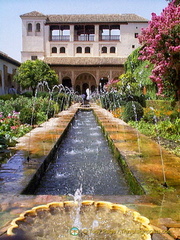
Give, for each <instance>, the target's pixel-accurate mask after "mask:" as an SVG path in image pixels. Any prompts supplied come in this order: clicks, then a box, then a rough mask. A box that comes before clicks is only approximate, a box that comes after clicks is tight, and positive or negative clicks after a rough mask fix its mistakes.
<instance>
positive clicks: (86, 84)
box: [74, 73, 97, 94]
mask: <svg viewBox="0 0 180 240" xmlns="http://www.w3.org/2000/svg"><path fill="white" fill-rule="evenodd" d="M79 86H80V90H78V92H79V93H80V94H83V93H86V92H85V91H86V89H87V88H89V89H90V90H91V87H92V86H95V87H93V89H96V88H97V83H96V80H95V77H94V76H93V75H92V74H90V73H81V74H79V75H78V76H77V78H76V79H75V83H74V88H75V89H79Z"/></svg>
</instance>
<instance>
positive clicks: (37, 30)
mask: <svg viewBox="0 0 180 240" xmlns="http://www.w3.org/2000/svg"><path fill="white" fill-rule="evenodd" d="M40 31H41V24H40V23H36V32H40Z"/></svg>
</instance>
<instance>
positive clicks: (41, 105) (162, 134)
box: [0, 0, 180, 156]
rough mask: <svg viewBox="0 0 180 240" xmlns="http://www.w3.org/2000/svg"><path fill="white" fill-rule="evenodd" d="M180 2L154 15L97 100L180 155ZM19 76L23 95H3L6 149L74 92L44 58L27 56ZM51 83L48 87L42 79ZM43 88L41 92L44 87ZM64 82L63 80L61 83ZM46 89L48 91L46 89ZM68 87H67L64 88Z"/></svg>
mask: <svg viewBox="0 0 180 240" xmlns="http://www.w3.org/2000/svg"><path fill="white" fill-rule="evenodd" d="M179 33H180V6H179V0H176V1H170V2H169V4H168V6H167V7H166V8H165V9H164V10H163V12H162V13H161V15H160V16H157V15H156V14H155V13H153V14H152V19H151V21H150V22H149V25H148V27H147V28H146V29H143V30H142V33H141V35H140V36H139V37H138V38H139V42H140V44H141V47H140V48H137V49H136V50H135V51H133V53H132V54H131V55H129V57H128V58H127V61H126V62H125V73H124V74H122V75H121V76H119V79H116V80H114V79H112V80H110V81H109V82H108V83H107V85H106V86H105V88H104V92H101V93H100V94H98V95H96V96H95V98H94V99H93V100H94V101H96V102H97V103H98V104H100V105H101V106H102V107H103V108H105V109H107V110H109V111H111V112H112V113H113V115H114V116H115V117H117V118H120V119H122V120H124V121H125V122H127V123H128V124H130V125H131V126H133V127H134V128H136V129H138V130H139V131H140V132H142V133H143V134H145V135H148V136H149V137H151V138H153V139H154V140H156V141H158V143H160V144H162V145H164V146H165V147H166V148H167V149H168V150H170V151H172V152H173V153H175V154H176V155H178V156H180V100H179V99H180V34H179ZM14 80H15V81H16V83H17V84H18V85H19V86H20V87H21V88H22V89H30V91H27V92H25V93H23V94H20V95H19V94H15V95H3V96H0V151H1V152H3V151H4V149H7V148H8V147H11V146H14V145H15V143H16V140H17V138H19V137H20V136H22V135H24V134H25V133H26V132H28V131H30V130H31V129H32V128H33V127H35V126H37V125H39V124H41V123H42V122H44V121H47V120H48V119H49V118H50V117H53V116H55V115H56V114H57V113H58V112H59V111H62V110H64V109H66V108H68V107H69V106H70V104H71V102H72V98H71V97H72V96H71V94H70V93H68V92H66V91H62V92H61V91H58V89H56V90H55V91H53V89H55V86H56V84H58V77H57V75H56V73H55V72H54V71H53V70H52V69H51V68H50V67H49V66H48V65H47V64H46V63H44V62H43V61H40V60H35V61H30V60H28V61H26V62H25V63H23V64H21V66H20V67H19V69H18V71H17V73H16V75H15V78H14ZM43 82H45V83H47V84H45V85H43V86H42V83H43ZM40 86H41V88H42V89H43V91H42V89H41V91H38V87H40ZM57 86H59V85H57ZM44 90H45V91H44ZM64 90H65V88H64Z"/></svg>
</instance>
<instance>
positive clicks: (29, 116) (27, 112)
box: [19, 107, 37, 124]
mask: <svg viewBox="0 0 180 240" xmlns="http://www.w3.org/2000/svg"><path fill="white" fill-rule="evenodd" d="M19 119H20V121H21V123H22V124H36V123H37V113H36V112H32V108H30V107H24V108H22V109H21V112H20V114H19Z"/></svg>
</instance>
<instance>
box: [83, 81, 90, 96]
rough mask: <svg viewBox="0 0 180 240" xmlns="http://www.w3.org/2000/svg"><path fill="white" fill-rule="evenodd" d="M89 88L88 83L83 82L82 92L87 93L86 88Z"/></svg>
mask: <svg viewBox="0 0 180 240" xmlns="http://www.w3.org/2000/svg"><path fill="white" fill-rule="evenodd" d="M88 88H89V84H88V83H83V85H82V94H86V90H87V89H88Z"/></svg>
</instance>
